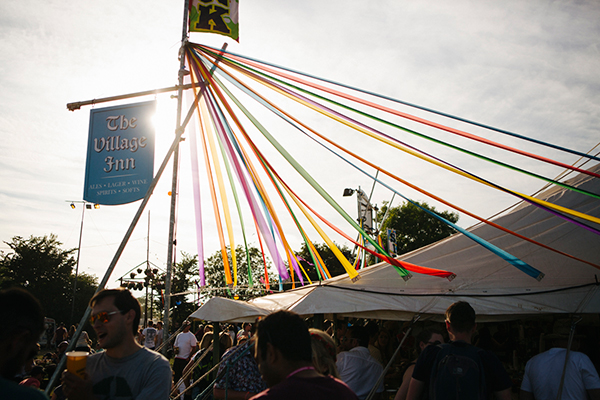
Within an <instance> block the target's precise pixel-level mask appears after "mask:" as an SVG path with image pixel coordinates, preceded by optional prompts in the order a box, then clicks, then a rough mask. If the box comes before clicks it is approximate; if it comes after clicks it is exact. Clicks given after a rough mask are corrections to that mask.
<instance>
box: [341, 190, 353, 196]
mask: <svg viewBox="0 0 600 400" xmlns="http://www.w3.org/2000/svg"><path fill="white" fill-rule="evenodd" d="M353 194H354V189H349V188H346V189H344V194H343V196H344V197H348V196H352V195H353Z"/></svg>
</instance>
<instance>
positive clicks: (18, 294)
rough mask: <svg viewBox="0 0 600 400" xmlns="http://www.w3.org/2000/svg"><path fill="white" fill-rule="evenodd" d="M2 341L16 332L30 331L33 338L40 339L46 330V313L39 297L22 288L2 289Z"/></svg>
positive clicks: (0, 313)
mask: <svg viewBox="0 0 600 400" xmlns="http://www.w3.org/2000/svg"><path fill="white" fill-rule="evenodd" d="M0 321H2V324H3V329H0V341H4V340H6V339H8V338H10V337H12V336H13V335H15V334H16V333H19V332H22V331H24V330H28V331H29V335H30V336H31V337H32V338H35V340H36V341H37V339H39V337H40V335H41V334H42V332H43V331H44V313H43V311H42V306H41V305H40V302H39V301H38V299H36V298H35V297H34V296H33V295H32V294H31V293H29V292H28V291H26V290H24V289H21V288H10V289H6V290H1V291H0Z"/></svg>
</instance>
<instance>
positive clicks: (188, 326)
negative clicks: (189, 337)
mask: <svg viewBox="0 0 600 400" xmlns="http://www.w3.org/2000/svg"><path fill="white" fill-rule="evenodd" d="M191 328H192V323H191V322H190V321H187V320H186V321H183V331H184V332H189V331H190V329H191Z"/></svg>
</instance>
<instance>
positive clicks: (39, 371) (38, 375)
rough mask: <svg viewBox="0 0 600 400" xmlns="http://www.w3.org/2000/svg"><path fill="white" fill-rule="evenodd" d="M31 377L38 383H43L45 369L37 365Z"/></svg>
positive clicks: (32, 370)
mask: <svg viewBox="0 0 600 400" xmlns="http://www.w3.org/2000/svg"><path fill="white" fill-rule="evenodd" d="M29 375H31V377H32V378H35V379H37V380H38V381H42V379H44V367H42V366H40V365H36V366H35V367H33V368H31V372H30V373H29Z"/></svg>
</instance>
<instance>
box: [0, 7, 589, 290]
mask: <svg viewBox="0 0 600 400" xmlns="http://www.w3.org/2000/svg"><path fill="white" fill-rule="evenodd" d="M239 14H240V16H239V18H240V41H239V43H237V42H235V41H232V40H231V39H228V38H225V37H224V36H219V35H210V34H200V33H192V34H190V41H192V42H195V43H201V44H207V45H211V46H215V47H221V46H222V45H223V43H225V42H226V43H228V46H229V47H228V50H230V51H233V52H236V53H239V54H242V55H246V56H250V57H253V58H256V59H260V60H265V61H269V62H272V63H275V64H278V65H283V66H286V67H289V68H293V69H295V70H300V71H304V72H307V73H310V74H312V75H316V76H319V77H323V78H327V79H331V80H334V81H338V82H343V83H345V84H348V85H352V86H355V87H359V88H362V89H366V90H369V91H372V92H376V93H380V94H383V95H386V96H389V97H392V98H396V99H400V100H403V101H406V102H410V103H413V104H418V105H421V106H425V107H428V108H431V109H435V110H440V111H443V112H446V113H448V114H452V115H457V116H460V117H462V118H466V119H470V120H474V121H477V122H481V123H484V124H487V125H491V126H495V127H498V128H502V129H505V130H508V131H511V132H516V133H519V134H521V135H524V136H527V137H532V138H535V139H538V140H543V141H547V142H551V143H554V144H557V145H560V146H565V147H569V148H572V149H576V150H578V151H582V152H587V151H589V150H590V149H592V148H594V146H596V145H597V144H598V142H599V141H600V134H599V133H600V128H599V127H600V45H599V42H600V24H599V23H598V21H600V3H598V2H596V1H545V0H531V1H527V2H523V1H512V0H507V1H504V2H492V1H469V0H455V1H452V2H441V1H432V0H431V1H428V0H417V1H411V2H399V1H394V0H383V1H379V2H368V1H357V0H344V1H341V0H330V1H326V2H325V1H320V0H304V1H301V2H292V1H282V0H253V1H249V0H241V4H240V11H239ZM182 20H183V2H182V1H173V0H165V1H157V0H146V1H139V0H129V1H120V0H105V1H102V2H75V1H57V0H54V1H52V0H49V1H39V0H22V1H19V2H1V3H0V87H1V88H2V90H1V91H0V138H1V141H0V182H1V184H0V209H1V212H0V240H1V241H2V243H1V244H0V250H2V251H4V252H6V251H8V250H9V248H8V246H7V245H6V244H5V243H4V242H7V241H11V239H12V238H13V237H14V236H22V237H26V238H28V237H29V236H31V235H34V236H43V235H49V234H55V235H57V236H58V240H59V241H60V242H62V243H63V248H66V249H71V248H77V247H78V240H79V233H80V226H81V220H82V214H81V211H82V208H81V206H82V205H81V204H79V203H76V206H77V208H76V209H75V210H73V209H71V207H69V204H70V202H71V201H76V202H77V201H81V200H82V196H83V183H84V173H85V165H86V148H87V136H88V124H89V113H90V109H91V107H90V106H86V107H83V108H82V109H81V110H78V111H74V112H70V111H68V110H67V108H66V104H67V103H71V102H75V101H83V100H91V99H99V98H103V97H108V96H114V95H118V94H125V93H132V92H137V91H144V90H150V89H156V88H162V87H168V86H172V85H175V84H176V83H177V70H178V68H179V61H178V59H177V54H178V50H179V47H180V42H181V36H182ZM152 99H156V100H157V102H158V109H157V115H156V126H157V131H156V135H157V136H156V143H157V145H156V161H155V165H156V167H155V170H156V169H157V168H158V165H159V164H160V163H161V162H162V160H163V158H164V155H165V153H166V151H167V148H168V146H169V145H170V143H171V141H172V138H173V135H174V128H175V119H176V117H175V108H176V100H175V99H173V98H171V94H161V95H156V96H148V97H143V98H140V99H138V100H139V101H144V100H152ZM138 100H131V101H127V102H135V101H138ZM127 102H120V103H114V102H113V103H106V104H102V105H97V106H96V107H98V108H100V107H103V106H113V105H117V104H122V103H127ZM388 105H389V103H388ZM394 107H395V108H397V109H399V110H401V111H404V112H411V113H415V114H416V115H420V116H425V115H426V114H425V113H424V112H421V111H418V110H414V109H411V108H408V107H404V106H400V105H394ZM299 112H300V113H301V114H300V115H303V116H305V118H306V119H307V121H309V122H310V123H314V124H315V126H318V127H319V128H320V129H323V130H324V131H326V132H328V133H330V134H331V135H333V136H334V137H336V138H337V139H338V140H340V142H342V141H344V143H346V144H347V146H348V147H353V148H355V149H356V150H357V151H359V152H361V154H363V155H365V156H366V157H368V158H370V159H376V160H378V161H380V162H381V163H382V165H385V166H386V168H389V169H390V170H391V171H393V172H394V173H396V174H397V175H399V176H401V177H402V178H404V179H406V180H408V181H410V182H411V183H414V184H416V185H418V186H420V187H422V188H424V189H426V190H429V191H432V192H434V193H435V194H436V195H438V196H440V197H443V198H445V199H447V200H449V201H451V202H454V203H456V204H457V205H460V206H461V207H463V208H466V209H467V210H469V211H472V212H474V213H476V214H478V215H481V216H482V217H489V216H491V215H494V214H496V213H497V212H499V211H501V210H503V209H505V208H506V207H508V206H510V205H512V204H514V203H515V202H516V200H515V198H513V197H510V196H508V195H504V194H499V193H498V192H497V191H494V190H491V189H488V188H484V187H482V186H481V185H478V184H475V183H472V182H468V181H466V180H465V179H464V178H460V177H458V176H455V175H452V174H450V173H448V172H446V171H441V170H440V169H439V168H437V167H433V166H430V165H425V164H424V163H422V162H420V161H418V160H415V159H414V158H413V157H409V156H406V155H404V154H399V152H398V151H397V150H392V149H389V148H386V147H384V146H382V145H381V144H379V143H376V142H374V141H372V140H369V139H367V138H365V137H364V136H361V135H360V134H357V133H356V132H350V131H349V130H347V129H342V128H340V127H339V126H338V125H337V124H334V123H331V122H328V121H324V120H323V119H322V118H319V117H317V116H314V115H312V114H310V113H308V112H306V111H299ZM258 113H259V114H257V115H260V116H261V118H262V117H264V118H265V120H266V121H269V122H268V123H269V125H268V126H269V127H271V128H270V129H272V131H273V133H274V134H275V136H276V137H277V139H278V140H280V141H281V143H282V144H284V146H286V148H288V149H289V150H290V152H291V153H292V154H293V156H294V157H295V158H296V159H297V160H298V161H299V162H300V163H301V164H302V165H303V166H304V167H305V168H306V169H307V170H308V171H309V173H310V174H311V175H312V176H313V177H315V179H316V180H317V181H318V182H319V183H320V184H321V185H322V186H323V187H324V188H325V189H326V190H327V191H328V192H329V193H330V194H331V195H332V196H333V197H334V198H335V200H336V201H338V203H339V204H340V205H341V206H342V207H343V208H344V209H345V210H346V211H347V212H348V213H349V214H350V215H352V216H355V215H356V197H342V192H343V189H344V188H354V189H356V188H358V187H361V188H362V189H363V190H365V191H366V192H367V193H370V191H371V189H372V186H373V181H372V179H370V178H368V177H366V176H364V175H361V174H359V173H357V172H356V171H354V170H352V169H351V168H349V167H348V166H347V165H344V163H343V162H340V161H339V160H337V159H336V158H335V157H332V156H331V155H328V154H327V153H326V152H324V151H323V150H321V149H318V148H316V147H315V146H314V145H313V144H310V143H309V142H308V141H306V140H305V139H304V138H302V137H300V136H299V135H298V134H297V132H295V131H294V130H293V129H291V128H289V127H287V126H286V125H285V124H283V123H281V122H279V121H276V120H274V118H272V117H270V116H268V115H267V114H268V113H265V112H262V113H261V112H258ZM431 118H432V119H434V120H436V121H440V122H443V123H445V124H448V125H451V126H454V127H458V128H460V129H465V130H467V131H468V132H471V133H475V134H478V135H482V136H484V137H486V138H489V139H491V140H497V141H501V142H502V143H504V144H507V145H510V146H515V147H518V148H521V149H524V150H527V151H532V152H535V153H537V154H541V155H543V156H546V157H550V158H554V159H557V160H559V161H561V162H564V163H568V164H571V163H574V162H576V161H577V159H578V157H577V156H574V155H570V154H565V153H562V152H558V151H556V150H552V149H548V148H544V147H540V146H535V145H532V144H529V143H526V142H524V141H522V140H518V139H515V138H511V137H507V136H504V135H500V134H498V133H493V132H490V131H486V130H484V129H482V128H475V127H467V126H465V125H464V124H460V123H458V122H455V121H449V120H447V119H442V118H441V117H436V116H432V117H431ZM403 123H404V124H405V125H406V126H409V127H414V128H417V125H416V124H411V123H406V122H404V121H403ZM418 128H419V129H420V131H422V132H427V133H428V134H431V135H434V136H436V137H439V138H443V139H444V140H449V141H452V143H455V144H457V145H461V146H463V145H464V146H468V147H469V149H471V150H473V151H477V152H479V151H482V152H485V154H487V155H489V156H494V157H498V158H500V159H502V160H503V161H505V162H507V163H510V164H514V165H519V166H520V167H522V168H527V169H530V170H532V171H535V172H537V173H540V174H542V175H545V176H548V177H554V176H556V175H558V174H560V173H561V172H562V169H561V168H559V167H555V166H548V165H545V164H543V163H540V162H538V161H533V160H530V159H525V158H524V157H521V156H516V155H512V154H509V153H507V152H504V151H501V150H498V149H489V148H487V147H484V146H482V145H480V144H476V143H472V142H469V141H466V140H464V139H460V138H455V137H452V136H450V135H449V134H446V133H442V132H437V131H435V130H433V129H428V128H422V127H418ZM186 135H187V133H186ZM395 135H397V137H399V138H401V139H402V140H405V141H406V142H408V143H414V145H415V146H418V147H419V148H423V149H426V150H428V151H431V152H432V153H433V154H435V155H436V156H439V157H443V158H445V159H447V160H449V161H451V162H453V163H457V164H459V165H460V166H461V167H464V168H466V169H469V170H472V171H474V172H476V173H477V174H478V175H480V176H483V177H486V178H488V179H490V180H493V181H494V182H496V183H498V184H500V185H503V186H507V187H510V188H511V189H514V190H517V191H520V192H522V193H526V194H532V193H535V192H536V191H537V190H539V189H540V188H541V187H543V186H544V183H543V182H541V181H539V180H535V179H531V178H529V177H523V176H520V175H518V174H514V173H508V172H506V171H505V170H502V169H500V168H498V167H495V166H491V165H488V164H486V163H482V162H481V161H478V160H474V159H472V158H468V157H466V156H464V155H460V154H457V153H456V152H453V151H452V150H449V149H445V148H440V147H435V146H434V145H432V144H430V143H424V142H423V141H419V140H417V139H415V138H413V137H409V136H408V135H406V134H404V133H398V132H396V133H395ZM257 141H258V142H259V143H262V144H261V145H262V146H265V147H264V151H265V153H266V154H268V155H269V157H272V160H273V162H274V163H275V165H276V166H277V168H280V171H281V173H282V174H285V176H286V177H288V179H289V180H290V182H292V183H293V186H294V187H296V188H297V190H298V191H299V194H300V196H301V197H303V198H304V199H306V200H307V201H308V202H309V203H310V204H314V206H315V208H317V210H319V211H320V212H322V213H323V215H325V216H326V217H327V218H330V219H331V220H332V221H333V222H334V223H336V225H338V226H340V227H341V228H342V229H344V230H345V231H346V232H347V233H348V234H349V235H350V236H354V235H355V233H353V232H352V230H351V229H350V228H349V226H348V225H347V224H345V223H344V221H343V220H342V218H341V217H339V216H338V215H336V213H335V212H334V211H333V210H332V209H331V208H328V207H327V206H326V204H325V203H324V202H323V201H322V200H321V199H319V197H318V195H317V194H315V193H314V191H312V189H310V188H308V186H307V185H306V184H305V183H304V182H302V180H301V179H299V178H298V177H297V175H294V173H293V172H292V171H291V169H290V168H289V166H287V165H286V164H285V163H284V162H283V160H282V159H281V158H280V157H278V156H277V155H276V154H275V152H274V151H273V150H272V149H271V148H269V147H268V146H267V145H266V143H264V140H262V141H261V139H260V138H257ZM596 151H598V150H597V149H596ZM591 165H592V164H590V163H588V164H586V168H587V167H591ZM190 169H191V167H190V150H189V140H186V141H184V142H182V145H181V164H180V170H179V171H180V181H179V196H180V197H179V209H178V224H177V254H178V258H180V254H181V252H182V251H183V252H186V253H189V254H196V253H197V252H198V250H197V247H196V231H195V222H194V221H195V217H194V204H193V194H192V179H191V172H190ZM369 172H370V173H373V172H372V171H369ZM171 174H172V166H170V165H169V166H168V167H167V170H166V172H165V174H164V176H163V177H162V178H161V180H160V182H159V184H158V186H157V188H156V190H155V192H154V195H153V196H152V198H151V200H150V203H149V205H148V207H147V209H146V210H145V211H144V215H143V217H142V218H141V220H140V222H139V224H138V226H137V227H136V229H135V231H134V233H133V235H132V237H131V239H130V241H129V243H128V244H127V246H126V248H125V251H124V252H123V255H122V256H121V257H120V259H119V261H118V263H117V266H116V268H115V271H114V272H113V274H112V276H111V277H110V279H109V281H108V285H107V286H108V287H116V286H118V282H117V279H118V278H119V277H120V276H123V275H126V274H127V273H128V272H129V271H130V270H131V269H135V268H136V267H137V266H138V265H139V264H143V263H145V262H146V259H147V248H148V247H149V257H148V260H149V261H150V262H151V263H153V264H154V265H156V266H158V267H160V268H164V266H165V263H166V259H167V246H166V243H167V237H168V221H169V201H170V200H169V195H168V192H169V191H170V187H171ZM387 182H389V183H390V184H391V185H393V186H394V187H395V188H397V190H398V191H400V192H402V193H403V194H405V195H406V196H407V197H410V198H412V199H415V200H419V201H423V200H424V201H428V202H429V203H430V204H432V205H434V206H436V208H438V209H441V210H446V209H448V207H446V206H444V205H440V204H439V203H436V202H435V201H432V200H429V199H427V198H426V197H425V196H423V195H421V194H418V193H416V192H414V191H412V190H410V189H407V188H405V187H402V186H401V185H399V184H397V183H391V182H390V181H387ZM201 192H202V196H203V207H204V214H203V220H204V221H205V227H204V232H205V233H204V235H205V242H204V245H205V252H206V254H207V255H211V254H213V253H214V252H216V251H217V250H218V248H219V247H218V240H217V234H216V228H215V227H214V218H213V217H212V208H211V206H210V197H207V196H208V189H207V186H206V183H203V184H202V185H201ZM391 199H392V194H391V193H390V191H389V190H387V189H385V188H384V187H383V186H381V185H375V188H374V189H373V197H372V203H374V204H377V205H379V206H381V205H382V204H383V202H384V201H390V200H391ZM398 203H399V200H398V197H396V198H395V199H394V203H393V204H394V205H397V204H398ZM139 204H140V202H135V203H132V204H128V205H122V206H102V207H101V208H100V209H98V210H95V209H92V210H87V211H86V212H85V217H84V228H83V235H82V244H81V255H80V271H82V272H85V273H88V274H93V275H96V276H98V277H99V278H102V277H103V276H104V274H105V271H106V269H107V267H108V266H109V265H110V262H111V260H112V259H113V257H114V255H115V252H116V250H117V248H118V246H119V244H120V243H121V241H122V239H123V237H124V234H125V232H126V230H127V228H128V227H129V224H130V222H131V220H132V218H133V216H134V214H135V212H136V211H137V210H138V207H139ZM248 223H249V222H247V223H246V224H248ZM250 223H251V221H250ZM473 223H474V220H473V219H472V218H469V217H465V216H461V218H460V220H459V223H458V224H459V225H460V226H462V227H465V228H466V227H469V226H471V225H472V224H473ZM285 226H286V227H288V228H289V229H290V230H289V240H290V244H291V245H292V248H294V249H298V250H299V248H300V244H301V238H300V236H299V235H298V234H297V233H296V232H295V231H294V229H293V227H292V225H291V222H290V221H287V222H286V224H285ZM328 234H329V235H330V236H331V238H332V239H333V240H335V241H336V242H337V243H340V244H347V245H349V246H350V244H349V243H347V242H346V241H345V240H344V239H343V238H341V237H339V236H337V235H336V234H334V233H332V232H331V231H328ZM236 235H238V236H239V233H236ZM237 240H238V243H240V240H241V239H239V238H238V239H237ZM249 240H250V243H251V244H253V245H255V246H258V242H257V241H256V234H254V235H250V236H249ZM314 240H315V241H316V242H319V243H320V242H322V240H320V238H317V237H316V236H315V237H314Z"/></svg>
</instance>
